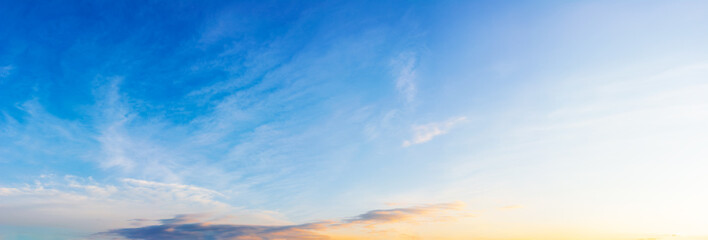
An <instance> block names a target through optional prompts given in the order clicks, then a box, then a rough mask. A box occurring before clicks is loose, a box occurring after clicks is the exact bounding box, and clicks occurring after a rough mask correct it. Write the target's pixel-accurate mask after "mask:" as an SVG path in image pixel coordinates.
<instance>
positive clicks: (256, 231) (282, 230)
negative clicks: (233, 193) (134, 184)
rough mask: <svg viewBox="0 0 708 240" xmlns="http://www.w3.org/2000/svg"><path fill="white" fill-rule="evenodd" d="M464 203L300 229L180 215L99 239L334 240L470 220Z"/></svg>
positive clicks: (399, 210) (387, 212)
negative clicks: (344, 233)
mask: <svg viewBox="0 0 708 240" xmlns="http://www.w3.org/2000/svg"><path fill="white" fill-rule="evenodd" d="M465 212H466V211H465V204H464V203H462V202H453V203H443V204H431V205H422V206H413V207H408V208H396V209H382V210H373V211H369V212H366V213H364V214H361V215H358V216H356V217H353V218H348V219H344V220H340V221H319V222H311V223H306V224H300V225H280V226H269V225H234V224H218V223H215V222H214V221H212V220H208V219H207V220H205V218H208V217H209V215H178V216H176V217H174V218H171V219H162V220H160V222H161V224H159V225H152V226H146V227H140V228H124V229H115V230H111V231H107V232H103V233H98V234H96V236H98V237H100V236H120V237H123V238H127V239H145V240H152V239H204V238H209V239H261V240H266V239H297V240H304V239H330V237H329V236H328V235H327V231H328V230H336V229H342V228H349V227H356V226H365V227H367V228H374V227H377V226H383V225H385V224H391V223H403V222H415V221H420V220H428V221H441V220H449V219H457V218H460V217H464V216H468V214H461V213H465Z"/></svg>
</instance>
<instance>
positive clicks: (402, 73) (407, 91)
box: [392, 53, 418, 102]
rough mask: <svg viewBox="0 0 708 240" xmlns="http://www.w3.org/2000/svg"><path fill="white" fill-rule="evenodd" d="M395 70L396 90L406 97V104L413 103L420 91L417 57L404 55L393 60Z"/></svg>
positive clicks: (410, 54)
mask: <svg viewBox="0 0 708 240" xmlns="http://www.w3.org/2000/svg"><path fill="white" fill-rule="evenodd" d="M392 65H393V69H394V72H395V74H396V75H397V77H396V90H398V92H399V93H400V94H401V95H402V96H403V97H404V99H405V100H406V102H412V101H413V100H414V99H415V95H416V93H417V91H418V89H417V87H416V83H415V79H416V75H417V74H416V69H415V66H416V57H415V55H414V54H413V53H402V54H400V55H399V56H398V57H397V58H396V59H394V60H393V63H392Z"/></svg>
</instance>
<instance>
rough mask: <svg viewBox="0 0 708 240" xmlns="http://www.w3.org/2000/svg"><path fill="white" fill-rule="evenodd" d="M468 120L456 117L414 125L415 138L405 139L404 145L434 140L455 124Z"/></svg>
mask: <svg viewBox="0 0 708 240" xmlns="http://www.w3.org/2000/svg"><path fill="white" fill-rule="evenodd" d="M465 120H467V118H466V117H456V118H452V119H448V120H447V121H443V122H433V123H428V124H423V125H414V126H413V138H411V139H409V140H405V141H403V146H404V147H408V146H411V145H414V144H420V143H424V142H427V141H430V140H432V139H433V138H434V137H436V136H439V135H443V134H446V133H447V132H449V131H450V130H451V129H452V128H453V127H454V126H455V125H457V124H460V123H462V122H464V121H465Z"/></svg>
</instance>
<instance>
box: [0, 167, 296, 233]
mask: <svg viewBox="0 0 708 240" xmlns="http://www.w3.org/2000/svg"><path fill="white" fill-rule="evenodd" d="M224 198H225V197H224V196H223V194H221V193H219V192H217V191H214V190H210V189H206V188H201V187H197V186H192V185H184V184H176V183H162V182H153V181H147V180H139V179H122V180H121V181H119V182H118V183H117V184H98V183H96V182H95V181H94V180H93V179H91V178H80V177H75V176H65V177H63V178H57V177H53V176H43V177H41V178H38V179H37V180H36V181H35V183H33V184H25V185H23V186H18V187H0V211H1V212H3V214H2V215H0V224H32V225H35V226H48V227H70V226H71V227H75V226H82V227H81V228H84V229H90V230H94V231H96V230H100V229H106V228H109V227H115V226H121V225H126V224H127V223H128V222H129V221H128V220H130V219H136V218H137V219H154V218H155V217H160V216H162V217H166V216H170V215H172V214H173V213H174V212H185V211H186V212H219V213H222V214H229V213H233V214H239V215H240V216H242V217H247V218H249V219H251V220H256V221H259V222H263V223H282V222H283V221H279V220H276V219H274V218H272V217H269V216H267V214H261V213H260V212H258V211H244V210H239V209H237V208H235V207H232V206H231V205H229V204H226V203H224V202H223V201H222V199H224ZM97 219H98V221H97ZM133 223H135V222H133Z"/></svg>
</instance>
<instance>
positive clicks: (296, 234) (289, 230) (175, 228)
mask: <svg viewBox="0 0 708 240" xmlns="http://www.w3.org/2000/svg"><path fill="white" fill-rule="evenodd" d="M177 221H179V220H177ZM320 227H321V225H319V224H303V225H287V226H259V225H228V224H209V223H186V224H171V223H169V224H161V225H155V226H147V227H140V228H124V229H117V230H111V231H108V232H105V233H100V234H97V236H98V237H112V236H116V237H122V238H125V239H143V240H158V239H159V240H162V239H174V240H181V239H185V240H186V239H190V240H212V239H214V240H216V239H229V240H246V239H248V240H275V239H302V240H323V239H329V238H328V237H327V236H325V235H321V234H318V233H316V232H315V231H314V230H316V229H318V228H320Z"/></svg>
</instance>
